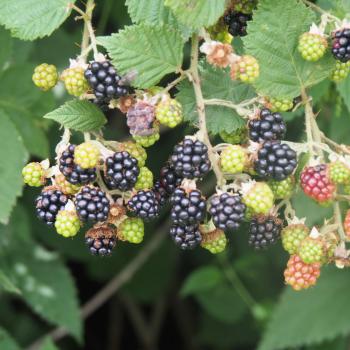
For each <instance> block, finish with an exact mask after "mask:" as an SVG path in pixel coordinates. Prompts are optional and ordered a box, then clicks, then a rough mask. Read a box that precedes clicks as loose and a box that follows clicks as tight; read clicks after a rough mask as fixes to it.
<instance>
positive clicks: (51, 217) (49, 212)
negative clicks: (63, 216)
mask: <svg viewBox="0 0 350 350" xmlns="http://www.w3.org/2000/svg"><path fill="white" fill-rule="evenodd" d="M67 202H68V197H67V196H66V195H65V194H63V192H61V191H59V190H58V189H56V188H55V187H46V188H44V189H43V190H42V192H41V194H40V195H39V196H38V197H37V198H36V200H35V206H36V215H37V217H38V218H39V219H40V220H42V221H44V222H45V223H46V224H47V225H49V226H52V225H53V224H54V222H55V220H56V216H57V214H58V212H59V211H60V210H63V209H64V207H65V205H66V204H67Z"/></svg>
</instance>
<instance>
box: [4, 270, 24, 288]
mask: <svg viewBox="0 0 350 350" xmlns="http://www.w3.org/2000/svg"><path fill="white" fill-rule="evenodd" d="M0 288H2V289H3V290H5V291H6V292H10V293H16V294H21V292H20V290H19V289H18V288H17V287H16V286H15V285H14V284H13V283H12V282H11V280H10V279H9V278H8V277H7V276H6V275H5V274H4V273H3V272H2V271H1V270H0Z"/></svg>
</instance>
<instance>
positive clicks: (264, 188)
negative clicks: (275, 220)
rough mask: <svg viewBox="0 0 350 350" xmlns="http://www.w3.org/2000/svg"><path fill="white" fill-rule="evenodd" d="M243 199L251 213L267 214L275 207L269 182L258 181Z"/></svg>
mask: <svg viewBox="0 0 350 350" xmlns="http://www.w3.org/2000/svg"><path fill="white" fill-rule="evenodd" d="M242 201H243V203H244V204H245V205H246V206H247V210H248V213H249V215H258V214H264V215H266V214H268V213H269V211H270V210H271V209H272V207H273V203H274V196H273V193H272V190H271V188H270V187H269V186H268V185H267V183H265V182H256V183H255V184H254V185H252V186H251V187H250V188H249V190H247V191H246V192H245V193H244V194H243V198H242Z"/></svg>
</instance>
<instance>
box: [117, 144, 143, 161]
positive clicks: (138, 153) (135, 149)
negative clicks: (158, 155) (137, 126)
mask: <svg viewBox="0 0 350 350" xmlns="http://www.w3.org/2000/svg"><path fill="white" fill-rule="evenodd" d="M119 148H120V151H126V152H128V153H129V154H130V155H131V156H132V157H134V158H135V159H136V160H137V161H138V166H139V167H140V168H142V167H143V166H144V165H145V164H146V159H147V153H146V151H145V149H144V148H143V147H141V146H140V145H138V144H137V143H135V142H131V141H128V142H124V143H122V144H121V145H120V147H119Z"/></svg>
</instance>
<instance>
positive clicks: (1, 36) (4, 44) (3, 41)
mask: <svg viewBox="0 0 350 350" xmlns="http://www.w3.org/2000/svg"><path fill="white" fill-rule="evenodd" d="M0 47H1V52H0V72H1V71H2V69H3V67H4V65H5V63H6V62H7V61H8V59H9V58H10V57H11V53H12V39H11V36H10V33H9V32H8V31H7V30H5V29H4V28H3V27H0Z"/></svg>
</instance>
